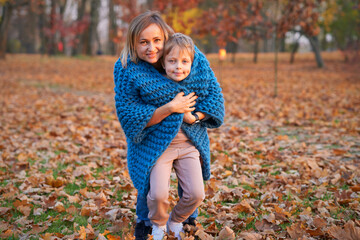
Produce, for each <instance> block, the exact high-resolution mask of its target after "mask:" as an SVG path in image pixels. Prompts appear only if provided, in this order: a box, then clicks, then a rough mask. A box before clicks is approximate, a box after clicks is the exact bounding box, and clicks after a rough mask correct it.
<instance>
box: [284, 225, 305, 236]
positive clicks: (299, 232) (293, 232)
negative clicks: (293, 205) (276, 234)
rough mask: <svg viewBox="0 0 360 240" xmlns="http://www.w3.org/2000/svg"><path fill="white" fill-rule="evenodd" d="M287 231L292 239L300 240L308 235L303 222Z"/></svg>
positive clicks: (288, 228) (287, 228)
mask: <svg viewBox="0 0 360 240" xmlns="http://www.w3.org/2000/svg"><path fill="white" fill-rule="evenodd" d="M286 230H287V232H288V233H289V235H290V237H291V239H299V238H301V237H303V236H305V235H306V231H305V230H304V229H303V227H302V224H301V222H298V223H295V224H292V225H291V226H289V227H286Z"/></svg>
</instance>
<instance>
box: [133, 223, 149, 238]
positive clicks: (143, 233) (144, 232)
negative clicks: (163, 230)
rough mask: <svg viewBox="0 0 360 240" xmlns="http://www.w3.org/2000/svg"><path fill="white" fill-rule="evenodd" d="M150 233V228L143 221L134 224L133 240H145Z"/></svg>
mask: <svg viewBox="0 0 360 240" xmlns="http://www.w3.org/2000/svg"><path fill="white" fill-rule="evenodd" d="M150 233H151V226H146V224H145V221H140V222H138V223H136V226H135V234H134V235H135V240H146V239H148V234H150Z"/></svg>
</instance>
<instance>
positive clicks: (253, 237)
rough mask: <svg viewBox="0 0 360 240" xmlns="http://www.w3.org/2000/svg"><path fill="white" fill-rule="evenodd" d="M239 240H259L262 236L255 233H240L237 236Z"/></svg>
mask: <svg viewBox="0 0 360 240" xmlns="http://www.w3.org/2000/svg"><path fill="white" fill-rule="evenodd" d="M238 237H239V238H243V239H244V240H261V239H262V235H261V234H259V233H255V232H241V233H240V234H239V235H238Z"/></svg>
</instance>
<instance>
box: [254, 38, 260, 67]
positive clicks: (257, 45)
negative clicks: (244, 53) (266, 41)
mask: <svg viewBox="0 0 360 240" xmlns="http://www.w3.org/2000/svg"><path fill="white" fill-rule="evenodd" d="M258 53H259V40H258V39H256V40H255V44H254V58H253V62H254V63H257V57H258Z"/></svg>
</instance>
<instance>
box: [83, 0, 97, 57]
mask: <svg viewBox="0 0 360 240" xmlns="http://www.w3.org/2000/svg"><path fill="white" fill-rule="evenodd" d="M99 6H100V0H92V1H91V9H90V27H89V41H88V44H87V45H86V54H87V55H94V53H95V52H97V51H95V50H93V47H94V45H95V42H96V34H97V25H98V23H99ZM98 50H99V49H98Z"/></svg>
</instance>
